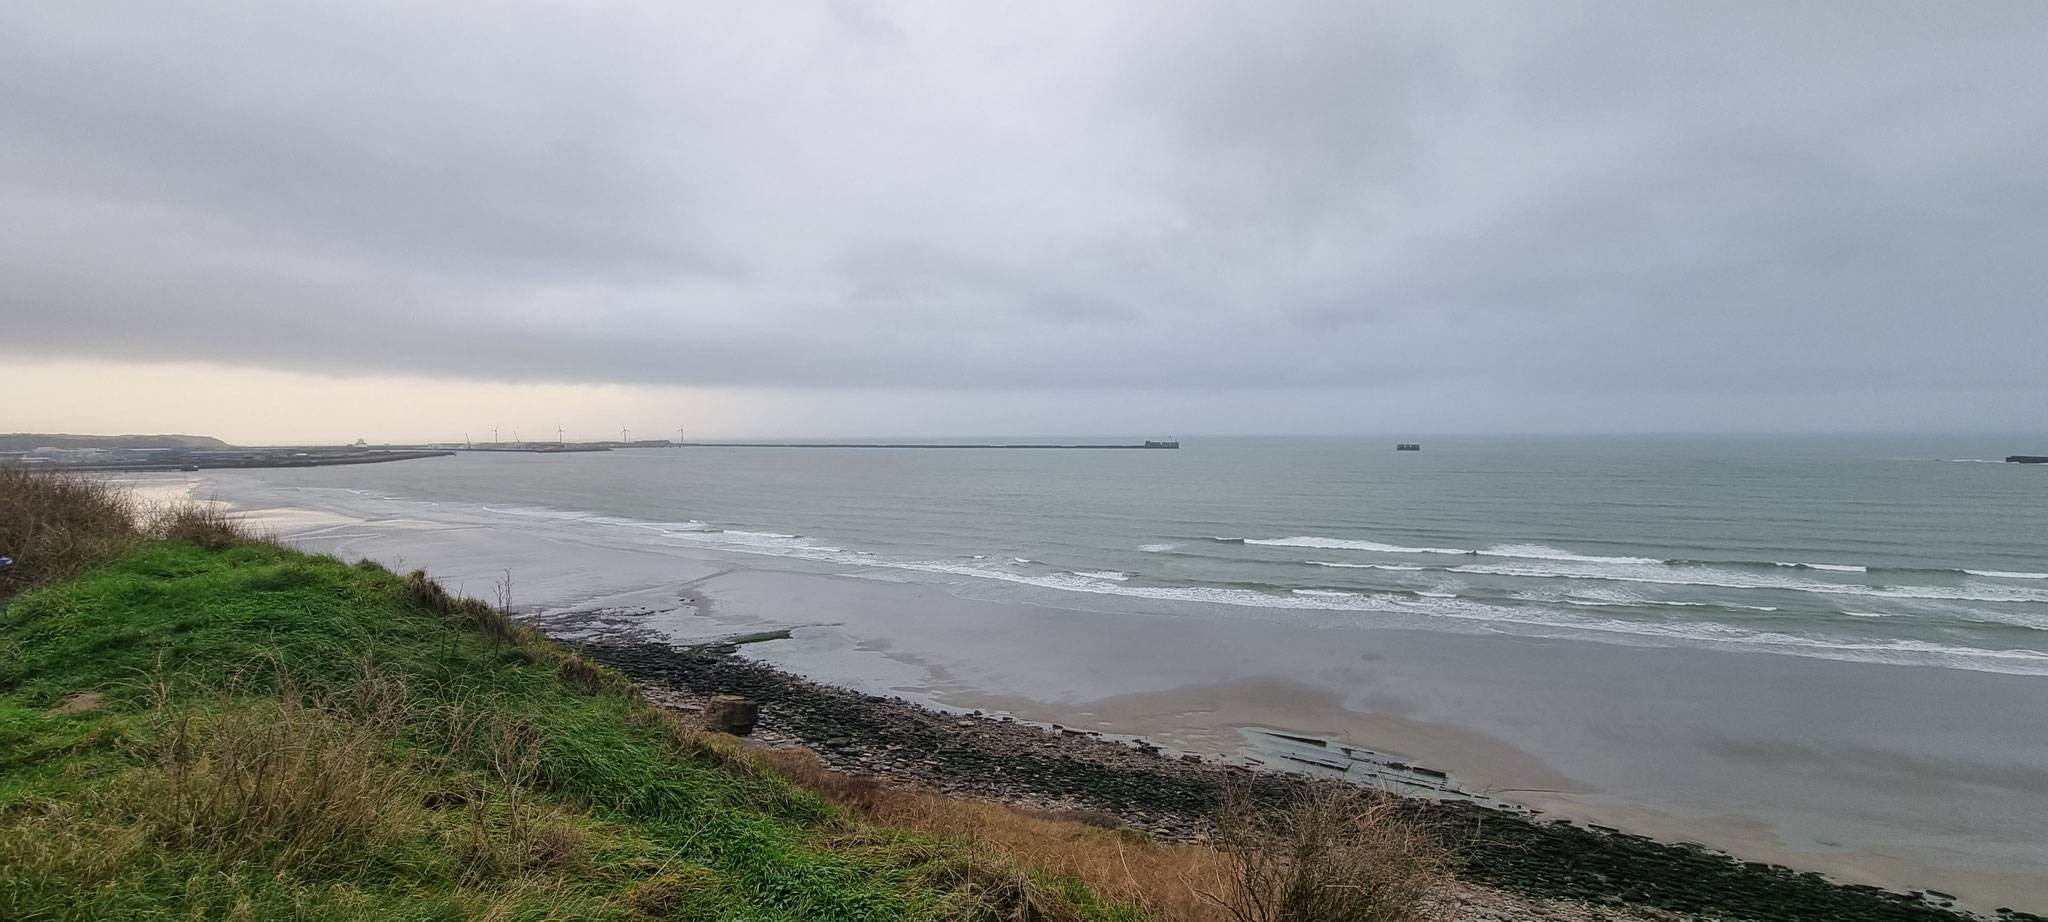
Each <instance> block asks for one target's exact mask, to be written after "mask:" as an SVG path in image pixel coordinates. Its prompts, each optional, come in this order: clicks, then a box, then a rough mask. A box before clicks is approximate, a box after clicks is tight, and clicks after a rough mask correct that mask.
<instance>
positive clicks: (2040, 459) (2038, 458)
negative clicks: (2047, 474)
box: [2005, 455, 2048, 464]
mask: <svg viewBox="0 0 2048 922" xmlns="http://www.w3.org/2000/svg"><path fill="white" fill-rule="evenodd" d="M2005 460H2006V461H2007V462H2008V463H2011V464H2048V455H2008V456H2007V457H2006V459H2005Z"/></svg>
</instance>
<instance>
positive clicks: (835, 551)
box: [499, 510, 2048, 675]
mask: <svg viewBox="0 0 2048 922" xmlns="http://www.w3.org/2000/svg"><path fill="white" fill-rule="evenodd" d="M499 511H503V510H499ZM513 514H532V513H531V511H530V510H529V511H523V512H521V513H513ZM547 517H552V518H562V519H570V520H577V521H583V522H592V521H593V519H592V518H591V517H588V516H578V515H573V514H562V515H553V516H547ZM668 534H669V535H670V536H671V537H681V538H686V539H689V540H691V542H692V543H703V544H706V545H711V546H716V547H718V548H719V549H721V550H727V551H735V552H740V553H750V554H768V555H775V556H791V557H801V558H805V559H811V560H818V561H825V562H832V563H842V564H853V565H859V566H861V567H864V568H881V569H887V570H896V571H899V572H913V573H925V574H933V575H942V576H950V577H960V578H966V579H971V580H978V581H989V582H995V583H1008V584H1015V585H1022V586H1029V587H1034V588H1038V589H1045V590H1052V591H1057V592H1073V593H1086V594H1095V595H1112V596H1125V597H1130V598H1137V599H1148V600H1155V601H1168V602H1181V603H1188V604H1196V605H1203V606H1227V607H1230V608H1237V609H1247V610H1258V611H1268V612H1275V613H1293V614H1294V615H1295V616H1296V617H1297V618H1298V617H1299V616H1302V615H1316V616H1319V617H1321V618H1323V619H1325V621H1327V623H1330V624H1333V625H1335V624H1339V623H1346V624H1371V623H1398V622H1387V621H1385V620H1384V618H1382V617H1379V616H1402V617H1407V618H1417V619H1420V623H1424V624H1426V623H1432V622H1435V623H1440V624H1464V625H1467V626H1469V627H1472V628H1479V629H1489V630H1502V629H1523V630H1535V631H1537V632H1538V633H1539V634H1540V633H1547V632H1563V633H1562V634H1561V635H1560V636H1606V637H1609V638H1628V639H1629V640H1630V642H1634V643H1653V644H1671V643H1678V644H1701V645H1706V646H1712V647H1718V648H1725V649H1753V650H1763V651H1768V652H1776V653H1784V654H1791V655H1802V656H1814V657H1820V658H1825V659H1837V660H1846V661H1854V662H1871V663H1889V664H1900V665H1935V666H1946V667H1950V668H1959V669H1972V670H1979V671H1990V672H2003V673H2013V674H2022V675H2048V654H2044V653H2039V652H2035V651H2027V650H1987V649H1980V648H1972V647H1963V646H1954V645H1948V644H1940V643H1933V642H1928V641H1913V640H1868V639H1858V638H1831V637H1819V636H1799V635H1793V634H1787V633H1783V632H1777V631H1762V630H1753V629H1749V628H1742V627H1736V626H1732V625H1726V624H1720V623H1716V622H1712V621H1670V620H1662V621H1642V620H1630V619H1626V618H1598V617H1592V616H1590V615H1588V614H1586V613H1583V612H1579V611H1573V610H1571V609H1572V608H1577V607H1594V608H1598V607H1605V606H1609V605H1611V606H1624V605H1631V606H1645V607H1658V606H1663V607H1674V608H1697V607H1705V606H1702V605H1699V604H1695V603H1687V602H1684V601H1674V600H1654V599H1647V598H1641V597H1631V598H1624V597H1606V598H1603V597H1599V596H1597V595H1595V596H1593V597H1581V598H1567V599H1564V600H1559V601H1554V602H1552V603H1551V604H1514V605H1502V604H1493V603H1486V602H1480V601H1476V600H1472V599H1467V598H1463V597H1461V596H1459V595H1458V594H1457V593H1455V592H1451V591H1445V589H1444V588H1438V589H1430V590H1418V591H1412V592H1351V591H1339V590H1334V589H1303V588H1291V589H1283V588H1282V587H1276V586H1269V587H1264V588H1257V589H1254V588H1225V587H1212V586H1152V585H1144V584H1141V583H1135V582H1134V580H1135V578H1134V577H1133V576H1132V575H1131V574H1128V573H1123V572H1121V571H1074V572H1060V573H1029V572H1020V571H1015V570H1008V569H1002V568H998V567H991V566H988V565H986V564H985V563H979V562H973V563H970V562H957V561H945V560H898V559H889V558H885V557H878V556H875V555H872V554H864V553H860V552H848V551H845V550H843V549H841V548H837V547H833V546H830V545H825V544H821V543H818V542H816V541H813V540H811V539H808V538H804V537H801V536H797V535H789V534H786V533H781V532H765V531H748V530H739V529H727V530H722V531H721V530H688V531H680V532H669V533H668ZM1246 543H1251V542H1246ZM1360 543H1370V542H1360ZM1283 546H1294V545H1283ZM1539 547H1541V546H1537V545H1519V546H1516V545H1511V546H1506V547H1503V548H1501V549H1500V552H1501V554H1502V555H1503V556H1505V555H1506V554H1508V553H1515V554H1519V555H1521V556H1522V557H1523V558H1524V559H1532V560H1535V559H1540V560H1545V561H1550V562H1551V563H1552V567H1551V569H1549V570H1537V571H1534V572H1535V573H1536V574H1537V575H1542V576H1548V577H1555V576H1566V577H1567V578H1587V577H1586V576H1585V575H1584V573H1583V572H1581V571H1579V570H1573V571H1571V572H1568V573H1559V572H1557V567H1559V566H1565V567H1576V568H1582V569H1589V570H1599V571H1600V572H1602V573H1603V574H1604V575H1601V576H1597V577H1593V578H1598V579H1619V578H1620V577H1618V576H1617V575H1616V574H1615V573H1613V572H1612V570H1613V568H1616V567H1622V566H1626V567H1668V566H1669V565H1667V564H1663V563H1661V562H1657V561H1654V560H1651V559H1649V558H1616V557H1594V556H1592V555H1578V554H1571V555H1569V556H1564V554H1563V552H1560V553H1559V554H1553V555H1545V556H1541V557H1536V556H1533V555H1531V554H1529V553H1525V552H1529V551H1531V550H1532V549H1534V548H1539ZM1510 549H1512V550H1510ZM1545 550H1551V551H1555V550H1556V549H1554V548H1548V549H1545ZM1422 553H1427V552H1422ZM1010 560H1011V561H1012V562H1013V563H1015V564H1017V565H1028V564H1030V563H1032V561H1030V560H1029V559H1026V558H1022V557H1013V558H1010ZM1358 566H1359V567H1371V568H1378V567H1372V565H1358ZM1384 566H1385V567H1387V568H1399V567H1400V566H1401V565H1384ZM1600 568H1608V569H1606V570H1600ZM1408 569H1410V570H1411V571H1413V570H1431V571H1441V572H1448V573H1459V572H1470V573H1480V572H1489V571H1490V570H1494V569H1499V570H1503V571H1519V570H1520V569H1523V568H1517V567H1515V566H1512V565H1499V566H1495V565H1464V566H1457V567H1448V568H1441V567H1429V568H1424V567H1411V568H1408ZM1643 581H1645V582H1659V580H1654V579H1645V580H1643ZM1683 584H1685V585H1692V584H1694V583H1683ZM1704 585H1718V584H1716V583H1705V584H1704ZM1815 585H1816V588H1825V589H1840V588H1843V587H1840V586H1833V585H1829V584H1815ZM1908 597H1911V596H1908ZM1560 606H1562V607H1560ZM1734 607H1736V608H1745V609H1749V610H1754V611H1760V612H1768V611H1774V610H1776V609H1775V608H1774V607H1769V606H1734ZM1337 617H1342V618H1343V620H1342V621H1341V622H1340V621H1330V620H1328V619H1332V618H1337ZM1361 619H1362V620H1361Z"/></svg>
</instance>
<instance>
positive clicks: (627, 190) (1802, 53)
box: [0, 2, 2048, 428]
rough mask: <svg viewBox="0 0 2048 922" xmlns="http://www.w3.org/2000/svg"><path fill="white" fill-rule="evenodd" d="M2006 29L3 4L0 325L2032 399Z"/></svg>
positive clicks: (1561, 390)
mask: <svg viewBox="0 0 2048 922" xmlns="http://www.w3.org/2000/svg"><path fill="white" fill-rule="evenodd" d="M2044 27H2048V10H2044V9H2043V8H2040V7H2038V6H2036V5H2030V4H2020V3H2010V4H1998V3H1983V4H1971V5H1968V6H1953V5H1951V6H1940V7H1935V6H1927V5H1908V4H1875V5H1873V4H1867V3H1856V4H1847V3H1843V4H1806V5H1801V6H1798V7H1796V8H1785V7H1782V6H1781V5H1768V4H1756V5H1749V6H1731V5H1727V4H1679V5H1671V4H1665V5H1654V6H1644V5H1638V4H1625V3H1561V4H1544V5H1540V6H1531V5H1528V4H1494V3H1469V4H1456V5H1451V4H1437V3H1429V4H1424V3H1414V4H1371V5H1368V4H1346V3H1327V4H1325V3H1292V4H1273V5H1259V6H1256V7H1247V6H1244V5H1241V4H1221V3H1218V4H1186V3H1160V4H1132V5H1116V6H1103V5H1099V4H1077V5H1069V6H1060V5H1045V6H1034V7H1033V8H1031V9H1007V10H1003V11H1001V13H1000V14H997V13H994V12H992V11H990V10H985V9H984V10H977V11H969V10H965V9H962V8H956V7H952V6H948V5H938V4H929V5H926V4H892V5H873V4H857V5H856V4H822V5H818V6H800V5H775V6H772V7H761V8H753V9H739V8H734V7H731V6H729V5H717V4H701V5H687V4H685V5H675V4H666V3H651V2H650V3H631V2H620V3H611V4H591V5H553V4H541V3H532V4H515V5H511V6H504V5H496V4H492V5H484V4H475V5H471V4H462V3H449V4H436V5H432V6H431V7H428V8H420V7H418V6H417V5H407V4H378V3H352V4H336V5H332V6H328V7H325V8H313V7H302V6H292V7H284V6H276V5H265V4H242V3H209V2H202V3H197V4H190V5H181V6H180V7H179V8H175V9H173V8H169V7H162V8H158V7H148V8H142V9H133V8H119V9H117V8H115V7H113V6H111V5H106V6H102V5H97V4H90V3H83V4H45V5H19V6H16V7H13V8H10V9H8V10H5V11H0V205H4V207H5V213H6V214H8V215H9V220H8V222H7V226H5V227H0V321H4V323H5V334H4V340H0V351H6V352H10V353H13V354H18V355H46V356H47V355H75V356H102V357H114V358H123V359H135V360H163V359H204V360H210V361H219V362H226V363H231V364H249V365H263V366H268V367H282V368H301V369H311V370H316V371H322V372H329V373H366V372H382V371H409V372H426V373H429V374H436V375H446V376H452V377H466V378H479V379H493V380H566V381H615V382H624V383H641V384H697V385H744V386H765V387H797V388H833V387H863V388H909V389H929V390H938V391H944V390H962V389H965V390H974V389H1019V388H1021V389H1026V390H1029V389H1033V388H1041V389H1042V388H1052V389H1060V388H1148V389H1167V390H1186V391H1195V392H1199V391H1221V390H1232V391H1246V390H1249V391H1257V390H1259V389H1262V388H1270V389H1275V390H1285V389H1307V390H1309V391H1314V390H1316V389H1323V390H1325V391H1327V393H1329V394H1332V395H1335V394H1353V393H1358V392H1360V389H1364V390H1366V391H1370V390H1371V389H1374V388H1381V389H1386V390H1387V392H1389V393H1392V392H1396V391H1398V392H1401V393H1410V392H1414V391H1416V390H1417V389H1423V390H1426V389H1428V388H1430V387H1433V386H1441V387H1443V388H1445V389H1453V390H1456V391H1458V392H1459V393H1462V394H1467V395H1469V396H1470V399H1471V400H1473V401H1475V402H1483V401H1484V400H1485V398H1486V395H1488V394H1495V395H1499V396H1500V398H1501V399H1502V400H1504V401H1509V400H1512V401H1524V400H1528V399H1531V395H1543V394H1550V395H1554V396H1557V397H1558V398H1559V399H1563V398H1564V397H1565V396H1566V395H1576V394H1583V393H1589V392H1590V393H1610V394H1618V395H1622V396H1623V397H1624V398H1625V397H1626V395H1628V394H1632V393H1636V394H1642V395H1645V396H1643V398H1642V399H1643V400H1645V401H1654V400H1657V399H1661V398H1658V397H1657V396H1656V395H1657V394H1667V395H1669V394H1677V395H1685V394H1692V395H1720V396H1722V397H1729V399H1731V400H1735V401H1736V404H1737V405H1740V404H1741V401H1743V400H1753V406H1754V407H1755V408H1756V412H1757V413H1758V414H1759V417H1758V418H1760V419H1763V418H1767V417H1768V418H1771V419H1775V420H1779V421H1783V420H1786V419H1789V417H1787V416H1785V415H1784V414H1785V413H1786V412H1787V411H1785V410H1784V409H1782V408H1783V407H1785V406H1786V405H1787V400H1786V398H1788V397H1797V396H1798V395H1800V394H1807V393H1811V394H1819V393H1822V392H1826V393H1827V394H1830V395H1834V394H1838V393H1840V392H1842V391H1844V390H1847V391H1850V392H1853V391H1855V390H1856V389H1858V388H1864V389H1868V390H1870V391H1871V392H1873V393H1877V392H1884V393H1894V392H1897V391H1899V390H1900V389H1906V390H1911V389H1914V388H1922V389H1925V390H1928V391H1930V392H1932V391H1937V390H1938V391H1940V392H1942V393H1945V394H1946V393H1954V394H1962V395H1970V394H1975V395H1978V396H1980V397H1984V398H1986V399H1990V398H1993V397H1995V398H1996V399H1995V400H1994V401H1993V402H1995V403H1996V404H1998V405H1999V406H2007V407H2011V406H2025V405H2026V404H2027V400H2026V399H2015V395H2032V396H2033V397H2036V398H2038V397H2039V396H2043V395H2044V386H2043V385H2042V384H2041V383H2040V378H2039V376H2038V374H2036V373H2035V371H2034V366H2035V364H2036V360H2035V357H2034V355H2033V353H2035V352H2036V351H2037V350H2038V348H2039V345H2040V344H2041V343H2043V342H2048V311H2043V310H2041V309H2040V308H2041V304H2040V303H2039V302H2040V300H2041V298H2042V295H2043V293H2044V292H2048V269H2044V268H2043V265H2044V263H2048V261H2044V260H2041V259H2040V258H2039V257H2038V254H2039V253H2041V252H2048V230H2044V223H2043V219H2042V217H2041V216H2042V215H2043V214H2044V213H2048V211H2044V206H2048V171H2044V168H2043V167H2042V166H2041V164H2043V163H2048V131H2043V130H2041V128H2042V126H2043V125H2048V69H2044V68H2041V67H2040V66H2039V65H2038V63H2037V62H2036V61H2035V59H2034V54H2035V52H2036V51H2037V49H2038V43H2037V41H2036V38H2037V37H2038V36H2040V35H2042V34H2044ZM1729 395H1733V396H1732V397H1730V396H1729ZM1742 395H1753V397H1744V396H1742ZM1331 399H1336V398H1331ZM1716 399H1719V398H1716ZM1829 399H1831V400H1832V399H1834V397H1832V396H1831V397H1830V398H1829ZM1876 399H1877V398H1873V400H1876ZM1694 402H1697V401H1694ZM1683 403H1684V401H1677V402H1674V403H1673V406H1679V405H1681V404H1683ZM1723 403H1725V401H1723ZM1645 405H1646V406H1647V405H1650V404H1645ZM1716 405H1717V406H1720V405H1721V404H1716ZM1716 412H1717V413H1724V414H1725V410H1717V411H1716ZM1913 412H1915V413H1919V414H1922V415H1923V416H1924V415H1925V413H1926V411H1925V410H1919V409H1916V410H1914V411H1913ZM1773 414H1776V415H1775V416H1773ZM1475 418H1476V417H1475ZM1716 418H1717V419H1718V418H1720V417H1716ZM1929 421H1930V420H1926V419H1922V418H1920V417H1919V416H1915V417H1912V418H1904V417H1902V418H1901V424H1902V425H1911V424H1914V423H1916V422H1929ZM1933 421H1938V420H1933ZM2009 422H2012V423H2022V422H2028V420H2023V419H2018V418H2015V419H2011V420H2009ZM1557 423H1558V424H1559V425H1565V424H1568V423H1573V424H1575V422H1574V421H1573V420H1567V419H1565V417H1562V416H1560V417H1558V420H1557ZM1230 425H1231V424H1230V423H1229V422H1228V421H1223V422H1221V423H1219V426H1220V427H1221V428H1229V427H1230Z"/></svg>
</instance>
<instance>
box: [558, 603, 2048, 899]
mask: <svg viewBox="0 0 2048 922" xmlns="http://www.w3.org/2000/svg"><path fill="white" fill-rule="evenodd" d="M582 649H583V650H584V652H586V653H587V654H589V655H590V656H591V657H593V658H595V659H597V660H598V661H600V662H602V663H604V664H606V665H609V666H612V667H614V668H616V669H618V670H620V671H622V672H624V673H626V674H627V675H629V676H631V677H632V678H633V679H634V680H636V681H638V682H640V683H641V684H642V685H643V686H646V687H649V688H651V689H654V690H658V691H666V692H669V693H672V694H681V695H685V696H688V697H692V698H703V697H709V696H712V695H744V696H746V697H748V698H752V699H754V700H755V701H758V702H759V703H760V705H761V714H760V726H761V728H762V730H764V731H766V732H770V733H772V734H775V735H778V736H782V737H787V738H789V739H792V740H794V741H799V742H802V743H803V744H805V745H806V746H808V747H810V748H812V749H814V750H816V751H817V752H818V754H819V755H820V756H821V757H822V758H824V759H825V760H826V761H827V762H828V763H829V764H831V765H833V766H834V767H836V768H839V769H841V770H846V771H852V772H859V773H865V774H872V775H880V776H887V777H896V778H899V779H903V780H908V781H915V782H919V783H924V784H928V785H931V786H933V787H936V788H939V789H941V790H945V791H952V792H957V793H963V794H977V795H982V796H988V797H993V798H996V799H1005V800H1044V801H1059V802H1067V803H1074V804H1078V805H1081V806H1085V807H1088V808H1092V809H1096V810H1102V811H1107V812H1109V813H1111V814H1114V815H1116V816H1117V817H1119V818H1121V819H1122V820H1123V821H1124V822H1126V823H1128V824H1130V825H1131V826H1133V827H1135V828H1138V829H1142V830H1144V831H1146V832H1148V833H1151V834H1153V835H1155V836H1159V837H1161V838H1168V839H1192V838H1197V837H1199V836H1201V835H1202V834H1204V833H1205V832H1207V831H1209V829H1210V828H1211V826H1210V822H1211V818H1212V817H1213V816H1214V815H1215V813H1216V811H1217V809H1218V807H1220V806H1221V804H1222V803H1223V798H1224V792H1225V790H1226V789H1227V788H1228V787H1229V786H1232V785H1236V786H1245V785H1249V786H1250V788H1251V790H1252V792H1253V796H1255V797H1258V798H1260V799H1270V801H1271V802H1273V803H1275V804H1280V803H1285V802H1289V801H1290V800H1292V799H1293V797H1294V796H1295V795H1296V794H1298V793H1299V792H1300V791H1301V789H1302V788H1303V787H1304V786H1306V785H1313V784H1327V783H1340V782H1332V781H1329V780H1327V779H1314V778H1310V777H1308V776H1305V775H1299V774H1288V773H1280V772H1272V771H1256V772H1254V771H1251V770H1249V769H1246V768H1243V767H1241V766H1235V765H1226V764H1220V763H1215V762H1207V761H1200V760H1196V761H1188V760H1185V759H1181V758H1176V757H1174V756H1171V755H1168V754H1164V753H1162V752H1161V751H1160V750H1159V749H1158V748H1156V747H1151V746H1146V745H1142V744H1141V745H1129V744H1125V743H1121V742H1116V741H1113V740H1106V739H1100V738H1097V737H1094V736H1092V735H1089V734H1085V733H1069V732H1061V731H1060V730H1058V729H1054V730H1045V729H1041V728H1039V727H1037V726H1034V725H1031V724H1026V723H1019V722H1016V721H1012V720H1008V719H1005V718H995V717H981V716H969V715H961V714H952V713H944V712H940V711H936V710H932V709H930V708H925V707H921V706H919V705H916V704H912V703H910V702H906V701H903V700H900V699H895V698H884V697H878V696H873V695H866V694H862V693H859V692H856V691H852V690H848V689H843V688H837V687H833V686H829V685H824V684H820V683H817V682H813V681H810V680H808V679H805V678H802V677H800V676H796V675H792V674H790V673H787V672H783V671H781V670H778V669H776V668H774V667H772V666H768V665H766V664H763V663H759V662H755V661H752V660H748V659H745V658H743V657H741V656H739V655H738V654H737V650H738V648H737V646H735V645H731V644H713V645H706V646H700V647H679V646H671V645H669V644H666V643H659V642H650V641H642V640H609V641H595V642H590V643H586V644H583V645H582ZM1403 803H1404V805H1405V809H1408V810H1411V811H1413V813H1414V815H1415V818H1416V819H1418V820H1420V821H1422V822H1424V823H1426V824H1428V825H1430V826H1432V827H1434V828H1436V829H1439V830H1442V831H1443V833H1444V834H1445V836H1446V839H1447V842H1448V843H1449V844H1451V845H1452V846H1453V847H1455V848H1456V850H1457V852H1458V854H1459V857H1460V866H1459V873H1460V874H1461V875H1462V876H1463V877H1465V878H1467V879H1470V880H1473V881H1475V882H1479V883H1484V884H1490V885H1494V886H1499V887H1502V888H1505V889H1509V890H1513V891H1517V892H1520V893H1524V894H1527V895H1530V896H1536V897H1543V898H1551V899H1575V900H1588V901H1608V902H1613V901H1621V902H1625V903H1629V904H1633V905H1639V906H1649V907H1655V908H1659V909H1666V910H1675V911H1679V912H1692V913H1719V914H1723V915H1726V916H1731V917H1735V918H1741V919H1748V920H1754V922H1840V920H1847V919H1856V920H1867V922H1954V920H1960V919H1968V918H1971V917H1969V916H1966V915H1964V914H1962V913H1959V912H1957V911H1955V910H1953V909H1950V908H1946V907H1943V906H1939V905H1936V904H1934V903H1931V902H1928V901H1926V900H1923V899H1921V898H1920V897H1919V896H1918V895H1916V894H1904V893H1894V892H1891V891H1887V890H1883V889H1879V888H1874V887H1867V886H1850V885H1844V884H1839V883H1836V882H1834V881H1831V880H1828V879H1827V878H1826V877H1824V876H1822V875H1820V874H1818V873H1813V872H1801V871H1796V870H1793V869H1791V868H1785V867H1779V866H1775V865H1766V864H1760V863H1756V862H1743V861H1738V860H1736V859H1735V858H1732V857H1730V856H1728V855H1726V854H1723V853H1720V852H1716V851H1713V850H1710V849H1707V848H1705V847H1703V846H1699V845H1693V844H1667V843H1661V842H1657V841H1654V840H1651V839H1647V838H1644V837H1641V836H1633V835H1626V834H1621V833H1616V832H1612V831H1602V830H1598V829H1593V828H1588V827H1584V826H1577V825H1573V824H1570V823H1566V822H1563V821H1543V820H1539V819H1535V818H1531V817H1529V816H1524V815H1520V814H1516V813H1510V812H1507V811H1503V810H1496V809H1492V808H1490V807H1487V806H1484V805H1481V804H1475V803H1469V802H1461V801H1455V800H1442V801H1439V800H1431V799H1424V798H1409V799H1406V800H1404V801H1403ZM2014 917H2016V916H2007V917H2006V918H2014Z"/></svg>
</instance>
